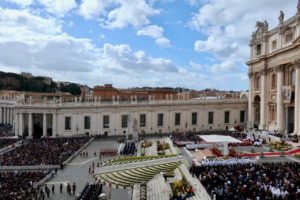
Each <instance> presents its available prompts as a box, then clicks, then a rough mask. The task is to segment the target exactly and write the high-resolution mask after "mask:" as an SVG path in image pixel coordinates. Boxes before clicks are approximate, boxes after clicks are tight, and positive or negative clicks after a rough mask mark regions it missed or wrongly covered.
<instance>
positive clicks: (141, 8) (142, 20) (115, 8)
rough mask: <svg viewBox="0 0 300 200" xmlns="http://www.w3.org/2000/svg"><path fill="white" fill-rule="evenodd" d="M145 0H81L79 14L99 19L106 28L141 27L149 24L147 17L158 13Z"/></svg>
mask: <svg viewBox="0 0 300 200" xmlns="http://www.w3.org/2000/svg"><path fill="white" fill-rule="evenodd" d="M159 13H160V11H159V10H158V9H154V8H153V7H151V5H149V4H148V3H147V1H145V0H131V1H124V0H104V1H94V0H83V2H82V3H81V5H80V9H79V14H80V15H82V16H83V17H84V18H86V19H94V18H96V19H99V21H100V22H101V25H102V26H103V27H106V28H110V29H115V28H125V27H128V26H133V27H141V26H143V25H147V24H150V20H149V17H150V16H153V15H157V14H159Z"/></svg>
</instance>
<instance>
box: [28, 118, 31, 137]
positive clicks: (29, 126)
mask: <svg viewBox="0 0 300 200" xmlns="http://www.w3.org/2000/svg"><path fill="white" fill-rule="evenodd" d="M28 136H29V137H32V113H29V114H28Z"/></svg>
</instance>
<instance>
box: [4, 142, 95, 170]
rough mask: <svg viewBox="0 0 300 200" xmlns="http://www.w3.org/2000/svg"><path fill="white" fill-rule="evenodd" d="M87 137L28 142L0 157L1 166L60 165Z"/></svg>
mask: <svg viewBox="0 0 300 200" xmlns="http://www.w3.org/2000/svg"><path fill="white" fill-rule="evenodd" d="M88 141H89V138H88V137H69V138H43V139H35V140H30V141H29V142H27V141H26V142H27V143H24V144H23V145H22V146H20V147H17V148H15V149H14V150H12V151H9V152H7V153H5V154H3V155H1V156H0V164H1V166H26V165H61V164H62V163H63V162H64V161H65V160H67V159H68V158H69V157H70V156H71V155H72V154H74V153H75V152H76V151H78V150H79V149H80V148H81V147H82V146H83V145H84V144H85V143H87V142H88Z"/></svg>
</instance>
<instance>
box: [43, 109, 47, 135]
mask: <svg viewBox="0 0 300 200" xmlns="http://www.w3.org/2000/svg"><path fill="white" fill-rule="evenodd" d="M43 136H44V137H46V136H47V115H46V113H43Z"/></svg>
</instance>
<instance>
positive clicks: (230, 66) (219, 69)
mask: <svg viewBox="0 0 300 200" xmlns="http://www.w3.org/2000/svg"><path fill="white" fill-rule="evenodd" d="M210 70H211V72H212V73H224V72H231V73H234V72H238V71H239V70H238V69H237V66H236V63H234V62H233V61H231V60H228V61H224V62H222V63H221V64H215V65H213V66H211V68H210Z"/></svg>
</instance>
